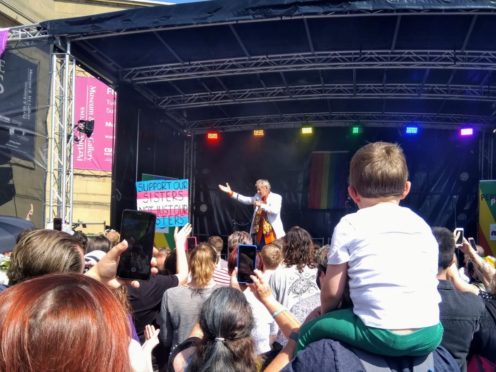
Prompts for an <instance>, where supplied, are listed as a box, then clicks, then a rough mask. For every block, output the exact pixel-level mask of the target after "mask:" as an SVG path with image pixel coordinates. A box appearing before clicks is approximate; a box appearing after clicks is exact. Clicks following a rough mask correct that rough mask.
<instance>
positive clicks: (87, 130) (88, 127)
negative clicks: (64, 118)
mask: <svg viewBox="0 0 496 372" xmlns="http://www.w3.org/2000/svg"><path fill="white" fill-rule="evenodd" d="M76 128H77V130H78V132H79V133H84V134H86V137H88V138H90V137H91V135H92V134H93V130H94V129H95V121H94V120H79V121H78V122H77V125H76Z"/></svg>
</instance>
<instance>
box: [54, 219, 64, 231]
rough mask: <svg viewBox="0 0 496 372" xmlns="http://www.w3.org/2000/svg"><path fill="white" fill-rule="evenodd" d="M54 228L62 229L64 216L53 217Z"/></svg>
mask: <svg viewBox="0 0 496 372" xmlns="http://www.w3.org/2000/svg"><path fill="white" fill-rule="evenodd" d="M53 229H54V230H58V231H62V218H60V217H55V218H54V219H53Z"/></svg>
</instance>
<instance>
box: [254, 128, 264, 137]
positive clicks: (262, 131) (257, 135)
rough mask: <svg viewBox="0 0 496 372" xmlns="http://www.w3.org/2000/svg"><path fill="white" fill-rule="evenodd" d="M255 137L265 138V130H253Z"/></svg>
mask: <svg viewBox="0 0 496 372" xmlns="http://www.w3.org/2000/svg"><path fill="white" fill-rule="evenodd" d="M253 136H255V137H263V136H265V132H264V130H263V129H253Z"/></svg>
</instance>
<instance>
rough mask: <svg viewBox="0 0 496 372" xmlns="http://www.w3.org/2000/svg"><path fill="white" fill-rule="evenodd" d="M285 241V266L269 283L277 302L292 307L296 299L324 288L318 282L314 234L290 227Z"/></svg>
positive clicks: (276, 271) (296, 227) (301, 298)
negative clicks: (316, 279) (320, 287)
mask: <svg viewBox="0 0 496 372" xmlns="http://www.w3.org/2000/svg"><path fill="white" fill-rule="evenodd" d="M285 240H286V244H285V245H284V247H283V251H282V254H283V257H284V260H283V265H282V266H281V267H279V268H278V269H277V270H275V271H274V273H273V274H272V276H271V277H270V280H269V285H270V287H271V288H272V291H273V292H274V297H275V298H276V299H277V301H279V302H280V303H281V304H283V305H284V306H285V307H286V308H287V309H290V308H291V307H293V305H295V304H296V302H298V301H300V300H303V299H305V298H307V297H311V296H313V295H315V294H317V293H319V292H320V291H319V288H318V287H317V283H316V281H315V278H316V277H317V268H316V265H315V257H314V247H313V242H312V237H311V236H310V234H309V233H308V232H307V231H306V230H305V229H303V228H301V227H299V226H294V227H292V228H291V229H289V231H288V233H287V234H286V236H285Z"/></svg>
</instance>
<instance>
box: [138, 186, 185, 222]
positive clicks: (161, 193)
mask: <svg viewBox="0 0 496 372" xmlns="http://www.w3.org/2000/svg"><path fill="white" fill-rule="evenodd" d="M188 187H189V181H188V180H187V179H182V180H153V181H140V182H136V192H137V209H138V210H139V211H146V212H151V213H154V214H155V215H156V216H157V225H156V228H157V229H158V230H160V229H163V228H165V227H173V226H184V225H186V224H187V223H188V222H189V198H188Z"/></svg>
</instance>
